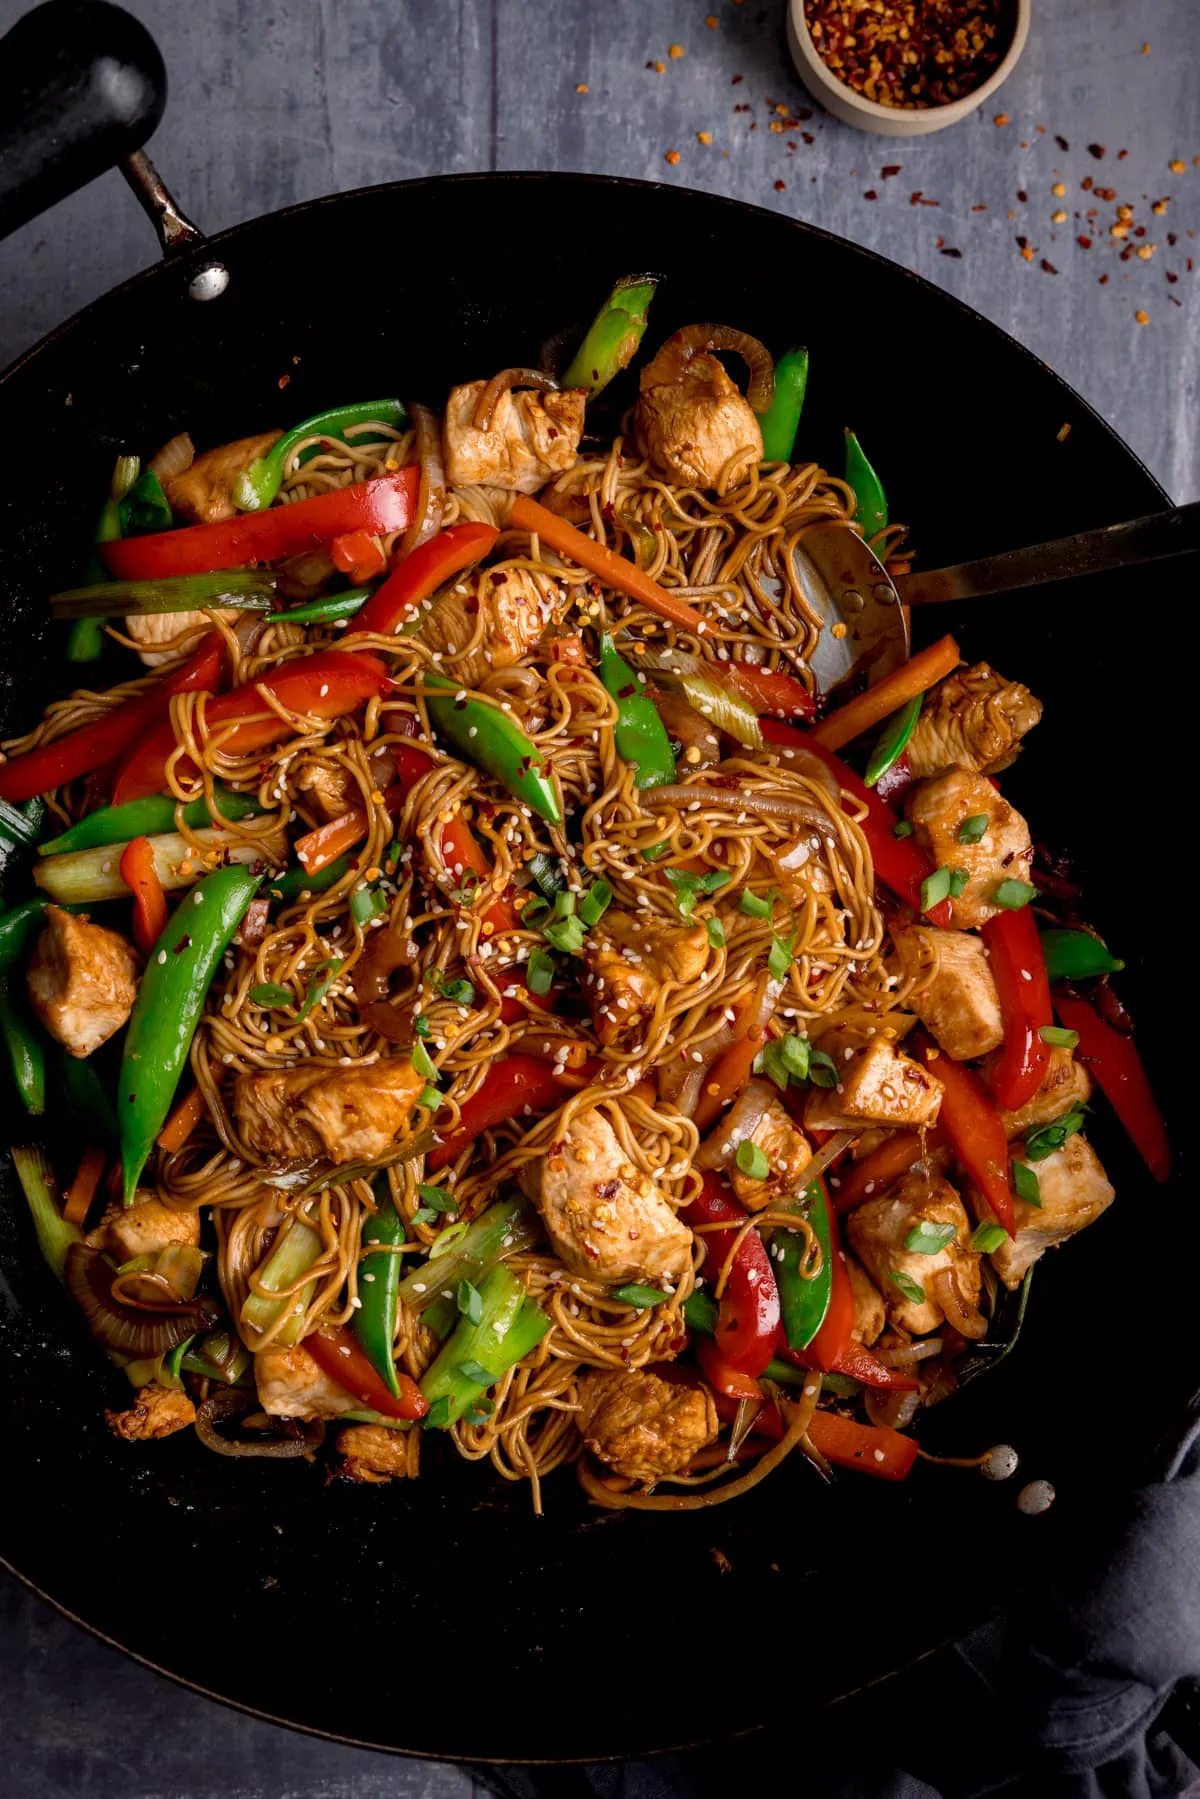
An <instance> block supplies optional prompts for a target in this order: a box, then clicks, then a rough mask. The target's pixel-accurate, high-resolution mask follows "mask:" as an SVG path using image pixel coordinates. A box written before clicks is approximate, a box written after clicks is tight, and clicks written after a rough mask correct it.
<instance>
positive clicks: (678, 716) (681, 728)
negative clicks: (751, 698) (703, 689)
mask: <svg viewBox="0 0 1200 1799" xmlns="http://www.w3.org/2000/svg"><path fill="white" fill-rule="evenodd" d="M647 691H649V690H647ZM650 697H651V698H652V699H653V701H654V706H655V710H656V711H657V713H658V716H659V717H660V718H661V719H662V721H663V724H664V725H665V726H666V728H667V736H668V737H672V738H674V740H675V742H676V743H681V744H682V745H683V749H684V754H685V755H686V754H687V752H688V750H695V752H696V754H695V757H694V758H693V759H692V760H691V762H690V763H689V764H688V766H689V767H691V768H713V767H715V766H716V764H717V763H718V762H719V761H720V760H721V739H720V738H719V737H718V735H717V733H716V731H715V730H714V729H713V726H712V723H711V721H710V720H709V719H707V718H705V716H704V714H703V712H698V711H697V710H696V708H695V706H693V705H692V704H691V702H690V701H689V700H687V699H685V698H684V696H683V694H681V693H668V692H667V691H666V689H665V688H659V687H656V688H655V689H654V690H653V693H652V694H651V695H650Z"/></svg>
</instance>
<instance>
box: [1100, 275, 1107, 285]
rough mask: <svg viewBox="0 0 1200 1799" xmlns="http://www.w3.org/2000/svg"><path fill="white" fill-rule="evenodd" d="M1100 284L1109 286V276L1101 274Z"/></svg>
mask: <svg viewBox="0 0 1200 1799" xmlns="http://www.w3.org/2000/svg"><path fill="white" fill-rule="evenodd" d="M1100 286H1101V287H1107V286H1108V276H1107V275H1101V277H1100Z"/></svg>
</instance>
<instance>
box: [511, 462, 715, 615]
mask: <svg viewBox="0 0 1200 1799" xmlns="http://www.w3.org/2000/svg"><path fill="white" fill-rule="evenodd" d="M509 523H510V525H512V526H513V528H514V529H515V530H518V531H533V532H536V533H537V535H538V536H539V537H540V538H541V540H542V542H543V543H548V544H549V545H550V548H551V549H552V550H557V551H558V552H559V554H560V555H562V556H569V557H570V558H571V561H572V562H577V563H578V564H579V566H580V568H586V569H588V570H590V572H591V573H592V574H593V575H598V576H599V578H600V580H601V581H603V582H605V583H606V584H607V585H608V586H609V587H615V588H616V590H617V592H618V593H623V594H626V595H627V596H628V598H629V599H631V600H637V601H639V602H640V603H641V605H643V606H646V607H648V609H649V610H650V611H651V612H657V614H658V616H659V617H660V618H665V619H666V620H667V621H668V623H670V624H672V625H679V626H681V627H682V629H683V630H685V631H695V632H696V634H697V636H703V635H704V633H705V632H706V631H707V630H708V626H707V624H706V623H705V621H704V619H703V618H702V617H701V616H700V614H699V613H698V612H697V611H696V608H695V607H694V606H689V605H688V603H687V601H686V600H680V599H677V598H676V597H675V595H674V594H672V593H668V592H667V589H666V588H665V587H660V586H659V584H658V582H657V581H652V580H651V579H650V577H649V575H644V574H643V573H642V571H641V569H640V568H638V566H637V564H636V563H633V562H630V561H629V559H628V558H627V557H625V556H618V555H617V554H616V552H615V551H614V550H610V549H608V548H607V546H606V545H604V544H602V543H597V542H596V540H595V539H594V538H592V537H585V536H584V534H583V532H582V531H580V530H577V529H576V527H575V526H574V525H572V524H570V523H569V522H568V521H567V520H566V519H565V518H560V517H559V516H558V514H557V513H556V512H550V511H549V510H548V509H547V508H546V507H545V506H543V505H541V504H540V503H539V502H538V501H537V500H531V499H530V497H529V495H528V494H524V493H519V494H518V495H517V496H516V498H515V499H514V500H513V503H512V510H511V512H510V513H509Z"/></svg>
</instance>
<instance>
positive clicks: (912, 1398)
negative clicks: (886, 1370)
mask: <svg viewBox="0 0 1200 1799" xmlns="http://www.w3.org/2000/svg"><path fill="white" fill-rule="evenodd" d="M920 1403H921V1395H920V1393H919V1392H914V1391H913V1390H912V1389H911V1388H908V1387H904V1388H901V1390H900V1391H899V1392H896V1391H895V1390H893V1389H890V1388H888V1389H880V1388H877V1387H868V1388H867V1392H866V1407H867V1417H868V1418H869V1419H870V1420H871V1423H872V1424H881V1425H883V1426H884V1427H885V1428H886V1429H889V1430H903V1429H904V1427H905V1425H906V1424H911V1423H912V1421H913V1419H914V1418H915V1417H916V1415H917V1407H918V1406H919V1405H920Z"/></svg>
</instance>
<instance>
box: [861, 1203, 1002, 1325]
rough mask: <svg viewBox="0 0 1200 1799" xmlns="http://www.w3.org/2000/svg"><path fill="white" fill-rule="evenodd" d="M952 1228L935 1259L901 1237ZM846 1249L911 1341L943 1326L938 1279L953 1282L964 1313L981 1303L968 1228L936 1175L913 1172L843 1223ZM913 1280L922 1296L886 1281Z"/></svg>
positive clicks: (959, 1208) (959, 1205) (958, 1206)
mask: <svg viewBox="0 0 1200 1799" xmlns="http://www.w3.org/2000/svg"><path fill="white" fill-rule="evenodd" d="M922 1224H923V1225H947V1224H952V1225H953V1226H954V1235H953V1237H951V1238H950V1239H949V1241H948V1242H947V1243H946V1245H945V1247H944V1248H942V1249H939V1250H938V1251H937V1253H936V1254H935V1255H922V1254H921V1252H920V1251H919V1250H915V1249H905V1247H904V1239H905V1238H906V1237H907V1236H908V1234H909V1232H910V1231H912V1230H914V1229H916V1227H917V1226H918V1225H922ZM846 1232H847V1235H848V1236H849V1239H850V1246H851V1248H852V1249H853V1250H854V1253H855V1255H856V1256H857V1257H858V1259H859V1260H860V1262H862V1263H863V1265H864V1267H865V1268H866V1270H867V1273H868V1274H869V1275H870V1277H871V1279H872V1280H873V1281H874V1282H875V1285H876V1286H877V1287H878V1288H879V1291H880V1293H881V1294H882V1295H883V1303H884V1306H885V1307H886V1310H887V1315H888V1317H889V1318H890V1320H891V1322H892V1323H893V1324H896V1325H899V1326H900V1328H901V1329H902V1330H906V1331H911V1333H912V1335H913V1336H914V1337H922V1336H926V1335H928V1333H929V1332H930V1331H935V1330H937V1329H938V1327H939V1325H941V1324H944V1323H945V1319H946V1315H945V1313H944V1311H943V1310H942V1307H941V1305H940V1303H939V1301H938V1298H937V1287H938V1284H939V1281H940V1280H942V1279H944V1278H946V1277H949V1278H951V1279H953V1281H954V1284H955V1286H956V1288H957V1291H958V1297H959V1300H960V1302H961V1304H962V1306H963V1308H964V1310H973V1309H974V1308H976V1307H977V1306H978V1303H979V1289H980V1284H981V1282H980V1273H979V1257H978V1256H977V1255H976V1254H975V1253H974V1251H973V1250H972V1249H971V1247H970V1241H971V1225H970V1221H969V1220H968V1218H967V1214H966V1212H965V1211H964V1209H963V1203H962V1200H961V1199H960V1198H959V1197H958V1194H957V1193H956V1192H955V1190H954V1188H953V1187H952V1186H951V1185H950V1183H949V1181H947V1180H945V1179H943V1177H942V1176H941V1175H939V1174H924V1173H920V1172H918V1171H914V1172H913V1173H911V1174H906V1175H905V1177H904V1179H903V1180H902V1181H899V1182H898V1183H897V1184H896V1185H895V1186H894V1187H889V1189H888V1191H887V1192H886V1193H884V1194H881V1195H880V1197H879V1198H878V1199H868V1200H866V1201H864V1203H863V1204H862V1205H861V1206H857V1207H856V1208H855V1209H854V1211H852V1212H851V1213H850V1214H849V1215H848V1217H847V1219H846ZM893 1274H898V1275H900V1276H901V1277H902V1279H903V1281H904V1284H905V1285H906V1286H907V1285H908V1283H909V1282H910V1281H911V1282H915V1284H916V1286H917V1287H918V1288H920V1290H921V1293H922V1294H923V1298H921V1299H919V1300H918V1299H917V1298H916V1297H915V1295H910V1294H906V1293H904V1292H903V1291H902V1290H901V1288H900V1287H898V1286H897V1285H896V1282H895V1281H894V1280H892V1279H891V1278H890V1277H891V1276H892V1275H893Z"/></svg>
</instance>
